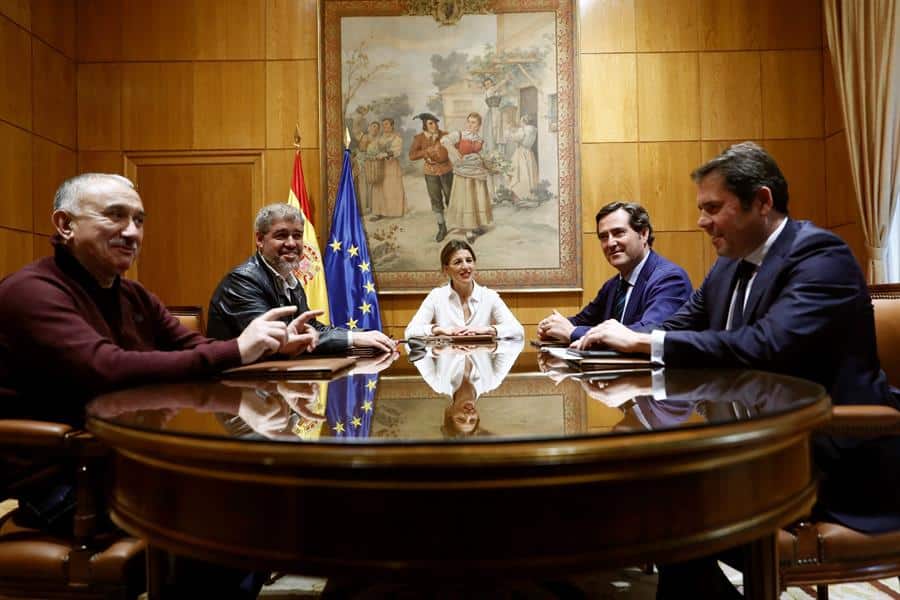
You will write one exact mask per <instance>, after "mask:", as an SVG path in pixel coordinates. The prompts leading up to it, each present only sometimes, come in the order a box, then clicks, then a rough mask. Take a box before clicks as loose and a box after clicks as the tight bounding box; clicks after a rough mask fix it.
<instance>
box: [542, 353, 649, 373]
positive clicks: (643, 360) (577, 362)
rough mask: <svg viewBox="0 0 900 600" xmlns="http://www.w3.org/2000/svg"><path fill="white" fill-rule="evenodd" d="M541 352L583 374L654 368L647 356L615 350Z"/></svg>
mask: <svg viewBox="0 0 900 600" xmlns="http://www.w3.org/2000/svg"><path fill="white" fill-rule="evenodd" d="M541 351H542V352H547V353H549V354H550V355H551V356H554V357H556V358H560V359H562V360H564V361H566V362H567V363H569V364H570V365H571V366H572V367H574V368H576V369H579V370H581V371H582V372H583V373H591V372H596V371H620V372H630V371H648V370H650V368H651V367H652V364H651V362H650V359H649V357H647V356H632V355H628V354H622V353H620V352H616V351H614V350H574V349H572V348H554V347H549V348H548V347H545V348H542V349H541Z"/></svg>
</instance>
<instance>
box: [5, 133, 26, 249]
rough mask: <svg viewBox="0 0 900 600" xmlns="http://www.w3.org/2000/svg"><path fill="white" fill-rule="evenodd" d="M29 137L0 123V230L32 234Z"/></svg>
mask: <svg viewBox="0 0 900 600" xmlns="http://www.w3.org/2000/svg"><path fill="white" fill-rule="evenodd" d="M31 163H32V155H31V134H30V133H28V132H27V131H25V130H22V129H19V128H18V127H13V126H12V125H9V124H7V123H4V122H3V121H0V199H2V200H0V227H8V228H11V229H20V230H22V231H31V219H32V217H31V214H32V208H31Z"/></svg>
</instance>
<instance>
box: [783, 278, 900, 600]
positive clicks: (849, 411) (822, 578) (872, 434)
mask: <svg viewBox="0 0 900 600" xmlns="http://www.w3.org/2000/svg"><path fill="white" fill-rule="evenodd" d="M869 291H870V293H871V295H872V304H873V306H874V308H875V331H876V336H877V342H878V358H879V360H880V361H881V367H882V368H883V369H884V371H885V373H887V376H888V381H889V382H890V383H891V385H893V386H894V387H900V284H885V285H874V286H870V288H869ZM826 432H827V433H830V434H834V435H840V436H852V437H856V438H878V437H884V436H898V435H900V412H898V411H897V410H895V409H893V408H891V407H887V406H836V407H834V409H833V411H832V421H831V423H830V424H829V425H828V426H827V429H826ZM778 553H779V563H780V565H781V585H782V586H783V587H788V586H795V585H815V586H816V597H817V598H818V599H819V600H827V599H828V585H829V584H833V583H847V582H852V581H868V580H872V579H883V578H885V577H894V576H898V575H900V531H893V532H889V533H881V534H865V533H860V532H858V531H855V530H853V529H850V528H848V527H844V526H842V525H838V524H837V523H829V522H818V523H811V522H803V523H800V524H798V525H796V526H794V527H792V528H790V529H789V530H787V531H785V530H782V531H781V532H779V536H778Z"/></svg>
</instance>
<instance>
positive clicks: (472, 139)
mask: <svg viewBox="0 0 900 600" xmlns="http://www.w3.org/2000/svg"><path fill="white" fill-rule="evenodd" d="M321 10H322V43H323V50H322V61H323V65H322V73H323V76H322V79H323V111H324V119H323V121H324V140H325V144H324V149H325V180H326V186H327V197H328V198H329V203H330V205H329V211H330V210H333V203H334V199H335V198H336V195H337V188H338V181H339V178H340V173H341V167H342V160H343V156H342V155H343V149H344V147H343V138H344V132H345V130H348V131H349V132H350V139H351V145H350V149H351V157H352V160H351V162H352V164H353V181H354V188H355V189H356V194H357V200H358V203H359V207H360V214H361V215H362V219H363V226H364V228H365V230H366V234H367V238H368V243H369V251H370V255H371V257H372V263H373V264H372V267H373V269H372V270H373V272H374V274H375V280H376V285H377V287H378V290H379V292H415V291H422V290H428V289H430V288H432V287H434V286H436V285H439V284H440V283H442V282H443V276H442V275H441V273H440V260H439V255H440V250H441V248H442V247H443V246H444V244H446V243H447V241H448V240H450V239H454V238H456V239H464V240H468V242H469V243H470V244H471V245H472V247H473V249H474V250H475V253H476V255H477V262H478V268H479V273H478V281H479V282H480V283H482V284H484V285H488V286H491V287H494V288H498V289H507V290H510V289H524V290H534V289H571V288H579V287H580V286H581V269H580V264H581V232H580V228H579V224H580V214H579V212H580V203H579V202H578V190H579V184H578V173H577V164H578V161H577V144H578V141H577V135H576V131H577V128H576V118H575V115H576V106H577V103H576V85H575V81H576V76H575V11H574V5H573V3H572V2H565V1H552V0H518V1H512V0H495V1H489V0H410V1H401V0H387V1H370V0H335V1H328V0H326V1H325V2H323V3H322V9H321Z"/></svg>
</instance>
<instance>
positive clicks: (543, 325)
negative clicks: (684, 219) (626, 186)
mask: <svg viewBox="0 0 900 600" xmlns="http://www.w3.org/2000/svg"><path fill="white" fill-rule="evenodd" d="M596 222H597V237H598V238H600V246H601V248H602V249H603V254H604V256H606V260H607V261H608V262H609V264H611V265H612V266H613V267H615V269H616V270H617V271H618V272H619V274H618V275H616V276H615V277H613V278H612V279H610V280H609V281H607V282H606V283H604V284H603V287H601V288H600V291H599V292H598V293H597V297H596V298H594V299H593V300H591V302H590V304H588V305H587V306H585V307H584V308H583V309H582V310H581V312H580V313H578V314H577V315H575V316H574V317H569V318H568V319H567V318H565V317H563V316H562V315H561V314H559V313H558V312H556V311H553V313H552V314H550V315H549V316H547V317H546V318H544V319H543V320H542V321H541V322H540V324H538V336H539V337H540V338H541V339H542V340H559V341H565V342H574V341H575V340H578V339H580V338H581V337H582V336H583V335H584V334H585V333H587V332H588V330H589V329H590V328H591V327H592V326H593V325H597V324H598V323H602V322H603V321H605V320H607V319H616V320H617V321H620V322H621V323H624V324H625V325H627V326H629V327H631V328H635V329H637V328H641V327H645V326H647V325H651V324H654V323H660V322H662V321H664V320H665V319H667V318H668V317H669V316H671V315H672V313H674V312H675V311H676V310H677V309H678V308H679V307H680V306H681V305H682V304H684V302H685V301H686V300H687V299H688V298H689V297H690V295H691V291H692V287H691V281H690V279H689V278H688V275H687V273H686V272H685V271H684V269H682V268H681V267H679V266H678V265H676V264H675V263H673V262H672V261H670V260H667V259H665V258H663V257H662V256H660V255H659V254H657V253H656V252H654V251H653V249H652V248H653V226H652V225H651V224H650V215H648V214H647V211H646V210H645V209H644V207H642V206H641V205H639V204H634V203H631V202H612V203H610V204H607V205H606V206H604V207H603V208H601V209H600V211H599V212H598V213H597V217H596Z"/></svg>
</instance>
